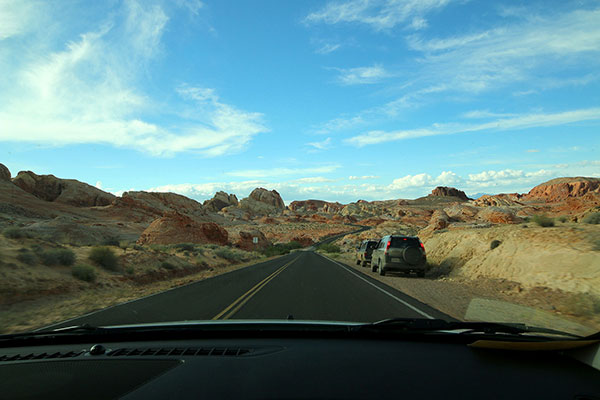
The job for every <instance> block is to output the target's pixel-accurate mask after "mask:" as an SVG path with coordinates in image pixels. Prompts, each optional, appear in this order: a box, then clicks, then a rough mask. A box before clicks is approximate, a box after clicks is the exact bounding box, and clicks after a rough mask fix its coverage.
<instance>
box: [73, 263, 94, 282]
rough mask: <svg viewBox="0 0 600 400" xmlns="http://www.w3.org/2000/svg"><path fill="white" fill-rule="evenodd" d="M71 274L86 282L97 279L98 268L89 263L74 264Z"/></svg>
mask: <svg viewBox="0 0 600 400" xmlns="http://www.w3.org/2000/svg"><path fill="white" fill-rule="evenodd" d="M71 274H72V275H73V276H74V277H75V278H77V279H80V280H82V281H86V282H94V281H95V280H96V269H95V268H94V267H92V266H91V265H87V264H77V265H74V266H73V269H72V270H71Z"/></svg>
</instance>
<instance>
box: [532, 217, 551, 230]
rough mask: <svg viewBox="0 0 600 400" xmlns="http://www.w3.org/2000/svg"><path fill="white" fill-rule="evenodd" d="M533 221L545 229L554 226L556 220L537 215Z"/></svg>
mask: <svg viewBox="0 0 600 400" xmlns="http://www.w3.org/2000/svg"><path fill="white" fill-rule="evenodd" d="M531 221H533V222H535V223H536V224H538V225H539V226H542V227H544V228H548V227H551V226H554V220H553V219H552V218H550V217H546V216H545V215H535V216H534V217H533V218H531Z"/></svg>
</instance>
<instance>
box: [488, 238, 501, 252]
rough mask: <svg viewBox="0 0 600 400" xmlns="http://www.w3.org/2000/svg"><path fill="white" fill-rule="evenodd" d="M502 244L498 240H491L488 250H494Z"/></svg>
mask: <svg viewBox="0 0 600 400" xmlns="http://www.w3.org/2000/svg"><path fill="white" fill-rule="evenodd" d="M501 243H502V242H501V241H499V240H492V243H490V250H494V249H495V248H496V247H498V246H500V244H501Z"/></svg>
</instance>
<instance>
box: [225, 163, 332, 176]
mask: <svg viewBox="0 0 600 400" xmlns="http://www.w3.org/2000/svg"><path fill="white" fill-rule="evenodd" d="M338 168H340V165H338V164H332V165H324V166H321V167H308V168H270V169H247V170H238V171H231V172H227V173H226V175H229V176H237V177H241V178H270V177H275V176H286V175H306V174H325V173H329V172H334V171H335V170H337V169H338Z"/></svg>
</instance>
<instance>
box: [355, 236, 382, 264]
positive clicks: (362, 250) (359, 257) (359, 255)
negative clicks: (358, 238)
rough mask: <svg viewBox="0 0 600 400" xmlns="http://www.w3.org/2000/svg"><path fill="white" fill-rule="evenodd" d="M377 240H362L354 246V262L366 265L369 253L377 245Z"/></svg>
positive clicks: (369, 259) (368, 260)
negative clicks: (358, 244)
mask: <svg viewBox="0 0 600 400" xmlns="http://www.w3.org/2000/svg"><path fill="white" fill-rule="evenodd" d="M378 242H379V241H377V240H363V242H362V243H361V244H360V246H358V247H357V248H356V264H357V265H361V266H363V267H366V266H367V264H368V263H370V262H371V253H373V249H375V247H377V243H378Z"/></svg>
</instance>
